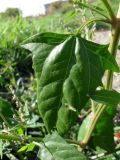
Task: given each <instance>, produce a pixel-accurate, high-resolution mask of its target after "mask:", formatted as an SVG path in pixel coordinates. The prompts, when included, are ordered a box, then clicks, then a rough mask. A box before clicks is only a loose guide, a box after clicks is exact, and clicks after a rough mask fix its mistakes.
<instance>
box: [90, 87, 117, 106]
mask: <svg viewBox="0 0 120 160" xmlns="http://www.w3.org/2000/svg"><path fill="white" fill-rule="evenodd" d="M91 98H92V99H93V100H94V101H96V102H99V103H103V104H105V105H110V106H112V107H116V106H117V105H118V104H119V103H120V93H118V92H116V91H114V90H112V91H109V90H99V91H96V92H95V93H94V95H92V96H91Z"/></svg>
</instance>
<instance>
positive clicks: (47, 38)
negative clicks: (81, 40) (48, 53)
mask: <svg viewBox="0 0 120 160" xmlns="http://www.w3.org/2000/svg"><path fill="white" fill-rule="evenodd" d="M67 37H69V34H59V33H51V32H45V33H40V34H36V35H34V36H32V37H30V38H28V39H27V40H25V41H24V42H23V43H24V44H26V43H46V44H49V45H56V44H60V43H62V42H63V41H65V40H66V38H67ZM23 47H24V45H23Z"/></svg>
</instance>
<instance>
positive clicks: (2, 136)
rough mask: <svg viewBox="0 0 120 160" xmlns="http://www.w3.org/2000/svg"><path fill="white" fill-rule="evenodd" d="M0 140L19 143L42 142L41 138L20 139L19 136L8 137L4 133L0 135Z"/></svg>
mask: <svg viewBox="0 0 120 160" xmlns="http://www.w3.org/2000/svg"><path fill="white" fill-rule="evenodd" d="M0 139H3V140H8V141H19V142H21V141H30V142H33V141H37V142H41V141H42V138H39V137H20V136H15V135H9V134H6V133H2V134H0Z"/></svg>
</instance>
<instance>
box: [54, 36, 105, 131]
mask: <svg viewBox="0 0 120 160" xmlns="http://www.w3.org/2000/svg"><path fill="white" fill-rule="evenodd" d="M93 45H94V43H93ZM89 47H90V46H89V45H88V44H87V45H85V44H84V40H83V39H82V38H80V37H79V38H76V46H75V56H76V63H75V65H73V67H72V68H71V70H70V74H69V76H68V78H67V79H66V80H65V82H64V84H63V93H64V97H63V100H62V106H61V108H60V109H59V111H58V121H57V129H58V132H59V133H60V134H64V133H65V132H66V131H67V130H68V129H69V128H70V126H71V125H72V124H73V123H74V121H75V120H76V118H77V114H79V112H80V110H81V109H82V108H83V107H84V106H85V104H86V102H87V101H88V99H89V95H90V94H91V93H94V91H95V90H96V88H97V86H99V85H101V78H102V76H103V73H104V70H103V68H102V65H101V61H100V58H99V57H98V56H97V55H96V54H94V52H96V51H97V50H98V49H99V47H96V48H95V49H96V50H95V49H94V50H93V51H92V50H90V49H89Z"/></svg>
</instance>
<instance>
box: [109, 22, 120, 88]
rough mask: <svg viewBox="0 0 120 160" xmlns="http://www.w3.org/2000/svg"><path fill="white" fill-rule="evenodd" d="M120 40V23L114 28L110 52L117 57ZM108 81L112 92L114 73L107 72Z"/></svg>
mask: <svg viewBox="0 0 120 160" xmlns="http://www.w3.org/2000/svg"><path fill="white" fill-rule="evenodd" d="M119 38H120V23H116V24H115V26H113V28H112V37H111V41H110V45H109V48H108V49H109V52H110V53H111V54H112V55H113V56H114V57H116V53H117V46H118V42H119ZM106 76H107V81H106V89H109V90H111V89H112V83H113V72H112V71H110V70H109V71H107V75H106Z"/></svg>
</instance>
